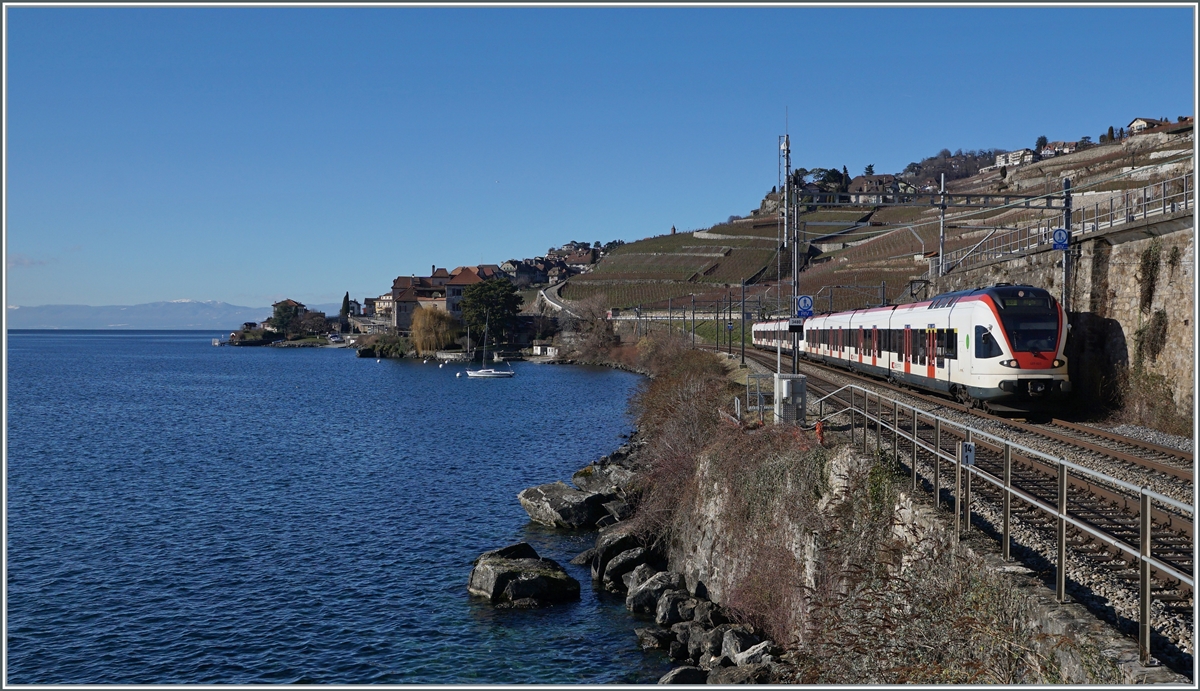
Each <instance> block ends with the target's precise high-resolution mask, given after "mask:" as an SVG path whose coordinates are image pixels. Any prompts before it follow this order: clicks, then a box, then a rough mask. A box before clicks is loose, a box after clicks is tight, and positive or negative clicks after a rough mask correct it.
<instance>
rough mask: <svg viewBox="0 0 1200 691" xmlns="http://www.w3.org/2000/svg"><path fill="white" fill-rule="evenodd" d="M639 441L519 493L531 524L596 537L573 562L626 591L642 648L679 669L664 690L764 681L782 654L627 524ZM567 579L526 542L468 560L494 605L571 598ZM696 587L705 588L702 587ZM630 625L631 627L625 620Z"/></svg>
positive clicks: (477, 587)
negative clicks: (566, 478) (565, 478)
mask: <svg viewBox="0 0 1200 691" xmlns="http://www.w3.org/2000/svg"><path fill="white" fill-rule="evenodd" d="M643 444H644V442H641V441H638V440H637V439H636V436H635V438H634V439H633V440H631V441H630V443H628V444H625V445H623V446H622V447H621V448H619V449H617V450H616V451H614V452H613V453H612V454H611V455H609V456H605V457H603V458H601V459H600V460H598V461H596V462H594V463H590V464H588V465H586V466H584V467H583V468H580V469H579V470H578V471H576V472H575V473H574V474H573V475H572V477H571V484H567V483H565V482H561V481H559V482H553V483H547V484H544V485H538V486H536V487H530V488H529V489H526V490H524V491H522V492H520V493H519V494H518V495H517V498H518V501H520V503H521V506H522V507H524V509H525V511H526V512H527V513H528V514H529V518H530V519H531V520H533V521H535V522H537V523H541V524H543V525H546V526H551V527H556V528H560V529H566V530H593V529H597V530H598V531H599V533H598V535H597V537H596V545H595V547H593V548H591V549H588V550H586V551H584V552H583V553H581V554H579V555H578V556H576V557H575V558H574V559H572V560H571V563H573V564H576V565H590V566H591V576H592V585H593V587H595V588H598V589H603V590H605V591H607V592H609V593H613V594H616V595H623V596H624V597H625V606H626V608H627V609H628V610H629V611H630V612H631V613H632V614H633V615H634V616H635V617H636V619H641V620H643V621H644V622H645V624H646V625H644V626H640V627H632V628H633V631H632V633H633V635H635V636H636V637H637V640H638V644H639V645H640V646H641V647H642V649H644V650H661V651H663V652H664V653H665V654H667V655H668V656H669V657H670V658H671V659H672V660H674V661H676V662H677V663H678V666H677V667H675V668H674V669H672V670H671V671H670V672H669V673H667V674H666V675H665V676H663V677H662V679H660V680H659V683H662V684H703V683H713V684H737V683H769V682H771V681H773V680H775V679H776V676H777V668H778V666H779V655H780V654H781V653H782V652H783V651H782V650H781V649H780V648H779V647H778V646H777V645H776V644H775V643H774V642H773V641H771V640H764V639H763V638H762V636H761V635H760V633H759V632H757V631H755V630H754V628H753V627H751V626H748V625H745V624H738V623H735V622H733V621H731V617H730V616H729V614H728V613H727V612H726V611H725V610H724V609H723V608H722V607H721V606H720V605H718V604H716V603H714V602H711V601H709V600H708V599H707V598H706V597H705V596H704V595H703V594H702V593H698V592H695V591H693V590H689V589H688V585H687V579H685V578H684V575H683V574H682V573H679V572H676V571H671V570H669V568H668V564H667V557H666V554H665V553H663V551H662V549H661V548H660V547H656V546H655V542H654V541H653V540H652V539H650V536H647V535H643V534H641V533H639V532H638V531H635V530H633V529H632V527H631V526H630V525H629V523H628V520H627V519H629V518H630V517H631V516H633V513H634V511H635V509H636V508H637V504H638V498H639V496H638V491H637V476H638V472H639V470H641V468H640V467H639V463H638V449H639V448H640V447H641V446H642V445H643ZM568 582H573V579H571V578H570V576H567V575H566V573H565V572H562V570H561V567H559V566H558V564H556V563H554V562H553V561H552V560H549V559H539V558H538V557H537V554H536V553H535V552H534V551H533V548H532V547H530V546H529V545H527V544H525V543H520V544H517V545H511V546H509V547H505V548H503V549H499V550H495V551H492V552H486V553H484V554H483V555H481V556H480V557H479V558H478V559H477V560H476V562H475V567H474V569H472V571H471V575H470V579H469V585H468V588H469V590H470V592H471V593H473V594H475V595H479V596H483V597H487V598H489V599H490V600H491V602H492V603H493V604H494V605H496V606H497V607H503V608H509V607H538V606H544V605H548V604H553V603H555V602H560V601H564V600H569V599H574V598H577V597H578V594H579V590H578V588H579V584H578V583H577V582H574V590H573V591H572V589H571V585H570V584H569V583H568ZM701 590H702V588H701ZM631 623H632V622H631Z"/></svg>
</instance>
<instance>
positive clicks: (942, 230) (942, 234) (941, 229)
mask: <svg viewBox="0 0 1200 691" xmlns="http://www.w3.org/2000/svg"><path fill="white" fill-rule="evenodd" d="M938 208H939V211H938V278H941V277H942V276H945V275H946V174H945V173H942V193H941V204H940V205H939V207H938ZM939 287H940V286H939Z"/></svg>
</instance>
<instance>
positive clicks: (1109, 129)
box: [1108, 125, 1115, 142]
mask: <svg viewBox="0 0 1200 691" xmlns="http://www.w3.org/2000/svg"><path fill="white" fill-rule="evenodd" d="M1114 134H1115V133H1114V132H1113V128H1112V125H1109V126H1108V141H1110V142H1111V141H1112V140H1113V135H1114Z"/></svg>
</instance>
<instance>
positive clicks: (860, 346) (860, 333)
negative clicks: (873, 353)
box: [858, 326, 863, 365]
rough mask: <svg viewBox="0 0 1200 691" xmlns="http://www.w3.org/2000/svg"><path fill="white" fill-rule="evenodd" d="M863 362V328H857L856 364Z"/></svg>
mask: <svg viewBox="0 0 1200 691" xmlns="http://www.w3.org/2000/svg"><path fill="white" fill-rule="evenodd" d="M862 361H863V328H862V327H861V326H860V327H858V364H860V365H861V364H862Z"/></svg>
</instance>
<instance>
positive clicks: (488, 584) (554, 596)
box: [467, 542, 579, 608]
mask: <svg viewBox="0 0 1200 691" xmlns="http://www.w3.org/2000/svg"><path fill="white" fill-rule="evenodd" d="M467 590H468V591H470V592H471V593H472V594H473V595H479V596H481V597H486V598H488V599H489V600H491V602H492V604H493V605H496V606H497V607H501V608H510V607H514V608H515V607H522V608H524V607H544V606H546V605H551V604H554V603H556V602H569V601H572V600H578V599H579V581H577V580H575V579H574V578H571V576H570V575H569V574H568V573H567V572H566V570H564V569H563V567H561V566H559V564H558V562H556V561H554V560H553V559H543V558H541V557H539V556H538V554H537V552H536V551H534V549H533V547H531V546H529V544H528V543H525V542H518V543H517V544H515V545H509V546H508V547H503V548H501V549H497V550H493V551H491V552H484V553H483V554H481V555H479V557H478V558H476V559H475V568H473V569H471V576H470V578H469V579H468V580H467Z"/></svg>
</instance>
